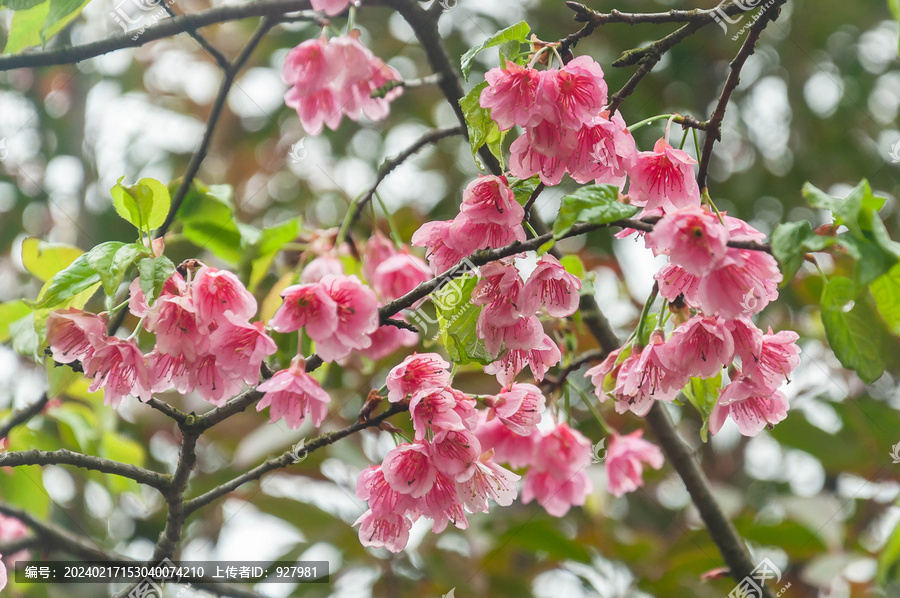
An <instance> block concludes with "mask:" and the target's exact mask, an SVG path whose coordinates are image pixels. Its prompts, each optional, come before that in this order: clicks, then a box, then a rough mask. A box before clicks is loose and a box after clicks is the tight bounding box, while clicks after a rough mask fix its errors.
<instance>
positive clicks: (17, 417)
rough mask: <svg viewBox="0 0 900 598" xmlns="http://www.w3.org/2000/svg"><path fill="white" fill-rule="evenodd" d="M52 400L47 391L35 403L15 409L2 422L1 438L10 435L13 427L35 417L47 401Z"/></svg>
mask: <svg viewBox="0 0 900 598" xmlns="http://www.w3.org/2000/svg"><path fill="white" fill-rule="evenodd" d="M49 401H50V397H48V396H47V393H44V394H43V395H41V398H39V399H38V400H37V401H35V402H34V403H31V404H30V405H27V406H25V407H23V408H22V409H19V410H17V411H13V412H12V413H10V414H9V416H7V418H6V419H5V420H3V423H2V424H0V439H3V438H6V437H7V436H9V433H10V432H11V431H12V429H13V428H15V427H17V426H21V425H22V424H25V423H27V422H29V421H30V420H31V418H33V417H35V416H36V415H37V414H39V413H40V412H41V411H43V410H44V407H46V406H47V403H48V402H49Z"/></svg>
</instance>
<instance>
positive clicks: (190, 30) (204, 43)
mask: <svg viewBox="0 0 900 598" xmlns="http://www.w3.org/2000/svg"><path fill="white" fill-rule="evenodd" d="M159 4H161V5H162V7H163V9H164V10H165V11H166V12H167V13H169V16H170V17H172V18H173V19H175V18H178V16H179V15H178V13H176V12H175V10H174V9H173V8H172V7H171V6H170V5H169V3H168V1H167V0H159ZM184 31H185V33H187V34H188V35H190V36H191V37H192V38H194V41H196V42H197V43H198V44H200V47H201V48H203V49H204V50H206V53H207V54H209V55H210V56H211V57H212V59H213V60H215V61H216V64H218V65H219V68H221V69H223V70H224V69H227V68H228V58H226V57H225V55H224V54H222V53H221V52H220V51H219V50H218V49H217V48H216V47H215V46H213V45H212V44H211V43H210V42H209V40H208V39H206V37H205V36H204V35H203V34H202V33H200V32H199V31H198V30H197V27H196V26H191V25H186V26H185V28H184Z"/></svg>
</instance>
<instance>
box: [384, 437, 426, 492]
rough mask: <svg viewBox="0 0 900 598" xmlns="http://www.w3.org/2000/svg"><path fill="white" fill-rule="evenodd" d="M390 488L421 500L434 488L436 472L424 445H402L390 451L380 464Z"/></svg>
mask: <svg viewBox="0 0 900 598" xmlns="http://www.w3.org/2000/svg"><path fill="white" fill-rule="evenodd" d="M381 469H382V471H384V479H385V480H387V483H388V484H390V486H391V488H393V489H394V490H395V491H397V492H399V493H400V494H408V495H410V496H411V497H412V498H422V497H423V496H425V495H426V494H427V493H428V491H429V490H431V487H432V486H434V480H435V476H436V474H437V470H436V469H435V467H434V464H433V463H432V462H431V456H430V455H429V450H428V447H427V446H425V445H424V444H420V443H415V444H409V443H404V444H401V445H399V446H397V447H396V448H394V449H391V451H390V452H388V454H387V455H386V456H385V457H384V462H383V463H382V464H381Z"/></svg>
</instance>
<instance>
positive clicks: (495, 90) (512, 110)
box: [478, 61, 555, 131]
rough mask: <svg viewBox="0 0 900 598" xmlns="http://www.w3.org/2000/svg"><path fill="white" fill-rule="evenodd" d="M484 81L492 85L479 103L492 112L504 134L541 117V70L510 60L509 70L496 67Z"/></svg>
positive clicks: (484, 92) (482, 94)
mask: <svg viewBox="0 0 900 598" xmlns="http://www.w3.org/2000/svg"><path fill="white" fill-rule="evenodd" d="M484 78H485V80H486V81H487V82H488V86H487V87H485V88H484V89H483V90H482V91H481V95H480V96H479V97H478V103H479V104H481V107H482V108H485V109H488V110H490V111H491V119H492V120H493V121H494V122H496V123H497V124H498V125H499V127H500V130H501V131H506V130H507V129H511V128H512V127H513V126H515V125H519V126H521V127H525V126H528V125H530V124H532V123H534V122H536V120H537V119H540V118H541V115H540V113H537V112H536V111H535V109H534V108H535V101H536V100H537V92H538V89H539V88H540V87H541V73H540V71H537V70H536V69H532V68H526V67H522V66H519V65H518V64H516V63H514V62H512V61H507V62H506V68H500V67H497V68H493V69H491V70H489V71H488V72H487V73H485V75H484ZM549 89H552V87H550V88H549ZM550 100H551V101H552V100H555V98H550Z"/></svg>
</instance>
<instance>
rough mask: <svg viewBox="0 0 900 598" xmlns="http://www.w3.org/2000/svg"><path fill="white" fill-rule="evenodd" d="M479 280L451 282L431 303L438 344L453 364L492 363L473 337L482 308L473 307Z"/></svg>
mask: <svg viewBox="0 0 900 598" xmlns="http://www.w3.org/2000/svg"><path fill="white" fill-rule="evenodd" d="M477 282H478V279H477V278H476V277H475V276H472V275H466V276H463V277H461V278H456V279H454V280H451V281H450V282H448V283H447V284H446V285H444V286H443V287H441V290H439V291H438V292H436V293H435V294H434V295H433V297H432V301H433V302H434V305H435V307H436V308H437V319H438V326H440V335H441V340H442V341H443V344H444V346H445V347H446V348H447V353H448V355H449V356H450V360H451V361H453V363H456V364H459V365H463V364H467V363H472V362H478V363H480V364H482V365H487V364H489V363H491V361H493V358H492V356H491V355H490V354H489V353H488V352H487V350H486V349H485V348H484V342H483V341H481V340H480V339H479V338H478V336H477V334H476V333H475V325H476V323H477V322H478V315H479V314H480V313H481V309H482V308H481V306H480V305H475V304H473V303H472V291H473V290H474V289H475V284H476V283H477Z"/></svg>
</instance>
